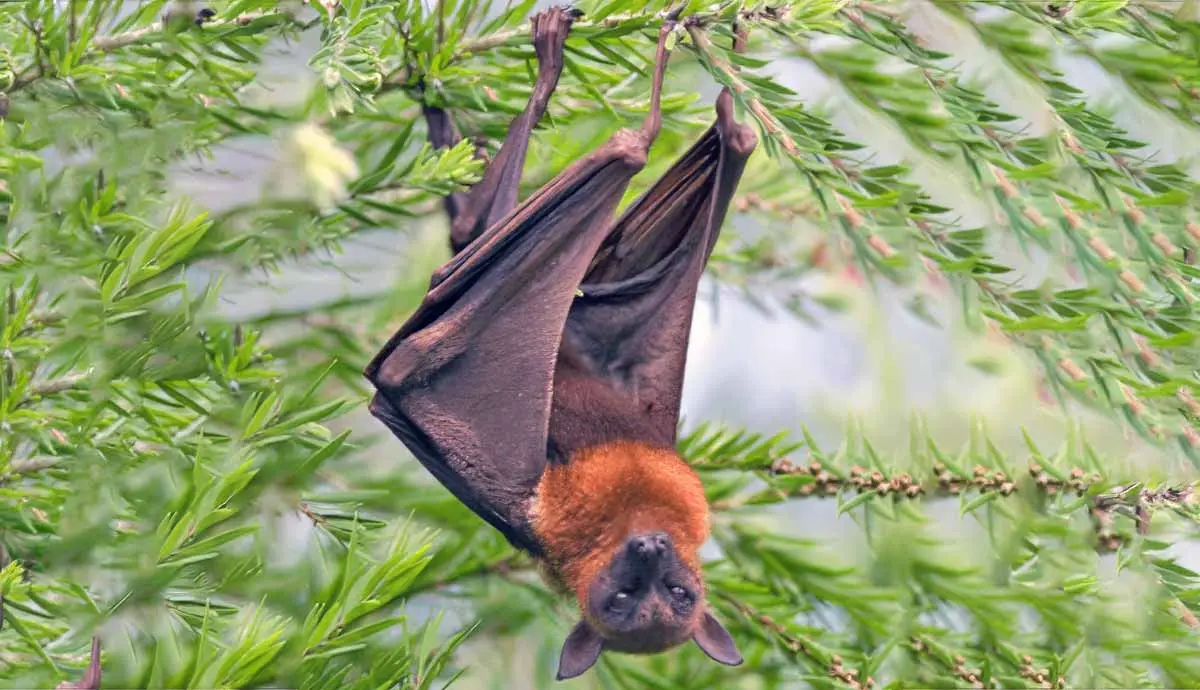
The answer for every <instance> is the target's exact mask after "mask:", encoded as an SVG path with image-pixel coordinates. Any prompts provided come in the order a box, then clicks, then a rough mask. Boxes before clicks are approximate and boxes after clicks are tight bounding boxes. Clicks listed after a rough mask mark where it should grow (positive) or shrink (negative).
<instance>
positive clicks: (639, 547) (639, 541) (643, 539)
mask: <svg viewBox="0 0 1200 690" xmlns="http://www.w3.org/2000/svg"><path fill="white" fill-rule="evenodd" d="M626 549H627V550H628V551H629V554H630V555H631V556H634V557H635V558H637V559H639V560H642V561H657V560H659V559H660V558H662V557H664V556H666V555H667V554H669V553H671V550H672V546H671V538H670V537H669V536H667V534H666V533H665V532H653V533H651V534H640V535H637V536H635V537H631V538H630V539H629V541H628V542H626Z"/></svg>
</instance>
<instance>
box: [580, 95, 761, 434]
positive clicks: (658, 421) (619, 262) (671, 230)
mask: <svg viewBox="0 0 1200 690" xmlns="http://www.w3.org/2000/svg"><path fill="white" fill-rule="evenodd" d="M716 111H717V121H716V123H714V124H713V126H712V127H711V128H709V130H708V131H707V132H705V134H704V135H703V136H702V137H701V138H700V140H699V141H697V142H696V143H695V144H694V145H693V146H692V147H691V149H689V150H688V151H687V153H685V154H684V155H683V156H682V157H681V158H680V159H679V160H678V161H677V162H676V163H675V164H674V165H673V166H672V167H671V168H670V169H669V170H668V171H667V172H666V174H664V175H663V177H662V178H661V179H660V180H659V181H658V182H656V183H655V185H654V186H653V187H652V188H651V189H650V190H649V191H648V192H646V194H644V195H643V196H642V197H640V198H639V199H638V200H637V201H636V202H634V204H632V205H631V206H630V207H629V209H628V210H627V211H626V212H625V213H624V214H623V215H622V216H621V217H620V218H619V219H618V220H617V222H616V225H615V226H614V228H613V231H612V233H611V234H610V235H609V237H608V238H607V240H606V241H605V243H604V244H603V246H602V247H601V249H600V251H598V252H597V254H596V256H595V257H594V259H593V261H592V263H591V265H590V266H589V269H588V272H587V275H586V277H585V279H584V283H583V285H581V288H580V289H581V290H582V292H583V296H582V297H578V298H576V300H575V302H574V303H573V304H572V306H571V311H570V315H569V317H568V320H567V325H566V332H565V335H564V338H565V343H566V347H569V348H571V350H572V354H573V355H574V356H575V358H576V359H577V360H582V361H583V362H584V364H585V366H586V367H587V368H588V369H589V370H590V371H591V372H592V373H594V374H596V375H598V376H600V377H602V378H604V379H606V380H607V381H608V382H609V383H610V384H612V385H613V386H614V387H616V388H617V389H618V390H621V391H624V392H625V393H627V394H630V395H632V396H633V398H634V399H635V401H636V403H637V406H638V409H639V411H640V412H641V413H642V414H643V415H646V416H648V417H649V419H650V422H651V427H652V431H651V432H650V434H651V437H650V438H647V439H645V440H647V441H649V442H652V443H660V444H669V445H673V444H674V442H675V437H676V431H677V425H678V421H679V405H680V397H681V393H682V390H683V372H684V364H685V361H686V358H687V346H688V338H689V334H690V330H691V322H692V311H693V308H694V305H695V301H696V292H697V288H698V285H699V281H700V277H701V274H702V273H703V271H704V266H705V264H706V263H707V262H708V258H709V256H710V255H711V253H712V250H713V247H714V245H715V244H716V241H717V237H718V235H719V233H720V230H721V225H722V223H723V222H724V220H725V215H726V212H727V210H728V208H729V203H730V200H731V199H732V197H733V194H734V191H735V190H736V188H737V185H738V182H739V180H740V179H741V176H742V171H743V170H744V169H745V165H746V161H747V160H748V159H749V157H750V155H751V153H753V151H754V148H755V146H756V145H757V141H758V140H757V137H756V135H755V133H754V130H753V129H752V128H750V127H748V126H745V125H742V124H739V123H738V122H737V121H736V120H735V118H734V114H733V99H732V97H731V96H730V95H729V93H727V92H725V93H722V94H721V96H720V97H719V98H718V100H717V105H716Z"/></svg>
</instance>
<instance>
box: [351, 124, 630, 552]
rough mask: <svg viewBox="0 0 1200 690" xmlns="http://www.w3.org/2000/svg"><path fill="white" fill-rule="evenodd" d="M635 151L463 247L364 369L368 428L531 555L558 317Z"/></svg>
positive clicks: (619, 151)
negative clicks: (531, 511)
mask: <svg viewBox="0 0 1200 690" xmlns="http://www.w3.org/2000/svg"><path fill="white" fill-rule="evenodd" d="M645 149H646V141H645V138H644V137H643V135H642V134H640V133H634V132H628V131H623V132H620V133H618V135H617V136H614V137H613V139H611V140H610V141H609V143H608V144H606V145H605V146H604V147H603V148H601V149H600V150H599V151H596V152H594V153H592V154H591V155H589V156H588V157H586V158H584V159H583V160H581V161H579V162H577V163H576V164H575V165H573V166H571V167H570V168H568V169H567V170H566V171H564V172H563V173H561V174H560V175H559V176H558V177H557V178H556V179H555V180H553V181H552V182H551V183H550V184H548V185H547V186H546V187H543V188H542V189H541V190H539V191H538V192H536V193H535V194H534V195H532V196H531V197H530V198H529V199H527V200H526V201H525V202H524V203H522V204H521V205H520V206H519V207H518V208H517V209H516V210H514V211H513V213H512V214H510V215H509V216H508V217H507V218H505V219H504V220H503V221H502V222H500V223H499V224H497V225H495V226H493V227H492V228H490V229H489V230H487V231H486V232H485V233H484V234H483V235H481V236H480V237H479V238H478V239H477V240H476V241H474V242H472V243H471V244H469V245H468V246H467V247H466V248H465V249H464V250H463V251H462V252H461V253H459V254H458V255H457V256H456V257H455V258H454V259H453V260H451V261H450V262H449V263H448V264H447V265H446V266H445V267H443V269H442V270H441V271H440V273H439V275H438V276H437V279H436V281H435V282H436V285H435V286H434V287H432V288H431V289H430V290H429V292H428V293H427V294H426V296H425V299H424V301H423V302H422V303H421V306H420V307H419V308H418V309H417V311H416V313H415V314H413V316H412V317H411V318H410V319H409V320H408V322H407V323H405V324H404V325H403V326H402V327H401V328H400V330H399V331H397V333H396V334H395V335H394V336H393V337H392V339H391V340H390V341H389V342H388V343H387V345H386V346H384V348H383V350H382V351H381V352H380V353H379V354H378V355H377V356H376V357H375V359H374V360H373V361H372V362H371V364H370V365H369V366H368V368H367V370H366V375H367V378H369V379H370V380H371V381H372V382H373V383H374V384H375V386H376V388H377V389H378V393H377V394H376V396H375V399H374V400H373V402H372V406H371V409H372V412H373V413H374V414H375V416H376V417H378V418H379V419H380V420H381V421H383V422H384V423H385V424H386V425H387V426H388V427H389V428H390V429H391V430H392V432H393V433H394V434H395V435H396V436H397V437H398V438H400V440H401V441H403V442H404V443H405V445H406V446H408V447H409V449H410V450H412V452H413V454H414V455H416V456H417V459H418V460H420V461H421V463H422V464H423V465H424V466H425V467H426V468H427V469H428V470H429V471H430V473H432V474H433V475H434V476H435V477H436V478H437V479H438V480H439V481H440V482H441V483H442V484H444V485H445V486H446V488H447V489H449V490H450V491H451V492H452V493H453V494H454V495H455V496H456V497H457V498H458V499H459V500H461V501H462V502H463V503H464V504H466V505H467V506H468V507H469V508H471V509H472V510H474V511H475V512H476V513H478V514H479V515H480V516H481V517H483V518H484V519H485V520H487V521H488V522H489V523H491V524H492V525H493V526H494V527H496V529H498V530H500V531H501V532H502V533H504V535H505V536H506V537H508V539H509V541H511V542H512V543H513V544H514V545H515V546H518V547H521V548H525V549H528V550H531V551H534V552H535V553H536V542H535V541H534V540H533V538H532V535H531V534H530V533H529V528H528V525H527V523H526V520H525V517H526V514H527V508H528V499H529V498H530V497H531V495H532V493H533V490H534V488H535V487H536V485H537V481H538V479H539V478H540V477H541V474H542V471H543V470H544V468H545V464H546V443H547V438H546V436H547V426H548V422H549V409H550V397H551V383H552V377H553V372H554V363H555V359H556V357H557V353H558V348H559V344H560V342H561V338H562V331H563V325H564V322H565V321H566V318H567V310H568V308H569V307H570V303H571V300H572V299H573V297H574V294H575V289H576V287H577V286H578V285H579V282H580V280H581V279H582V278H583V274H584V272H585V271H586V270H587V267H588V264H589V262H590V261H591V259H592V257H593V256H594V255H595V252H596V249H597V248H598V247H599V245H600V242H601V241H603V239H604V236H605V234H606V233H607V231H608V228H609V224H610V222H611V218H612V214H613V211H614V210H615V208H616V205H617V203H618V202H619V201H620V198H621V195H622V194H623V193H624V190H625V188H626V187H627V186H628V184H629V180H630V178H632V177H633V176H634V175H635V174H636V173H637V172H638V171H639V170H640V169H641V168H642V166H643V165H644V164H645Z"/></svg>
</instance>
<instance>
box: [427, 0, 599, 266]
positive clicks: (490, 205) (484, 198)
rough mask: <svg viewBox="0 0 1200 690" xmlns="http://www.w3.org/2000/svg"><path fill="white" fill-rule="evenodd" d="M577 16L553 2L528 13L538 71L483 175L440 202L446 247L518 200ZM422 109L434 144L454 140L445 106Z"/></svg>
mask: <svg viewBox="0 0 1200 690" xmlns="http://www.w3.org/2000/svg"><path fill="white" fill-rule="evenodd" d="M577 16H579V15H578V12H577V11H575V10H571V9H567V8H563V7H552V8H550V9H548V10H543V11H541V12H539V13H537V14H535V15H534V16H533V17H532V18H531V19H530V23H531V24H532V32H533V49H534V53H535V54H536V55H537V61H538V74H537V80H536V81H535V82H534V85H533V91H532V93H531V94H530V96H529V101H528V103H526V105H525V110H524V111H522V112H521V114H520V115H518V116H517V117H516V119H514V120H513V121H512V123H511V124H510V125H509V128H508V134H507V135H506V136H505V137H504V142H503V143H502V144H501V145H500V150H499V151H498V152H497V153H496V157H495V158H494V159H493V160H492V161H491V162H490V163H489V164H488V166H487V169H486V170H485V172H484V175H483V179H482V180H480V181H479V183H478V184H476V185H475V186H474V187H472V188H471V190H470V191H469V192H466V193H456V194H454V195H451V196H450V197H447V200H446V202H445V208H446V213H447V215H449V217H450V248H451V251H453V252H454V253H455V254H457V253H458V252H460V251H462V249H463V247H466V246H467V245H468V244H470V243H471V242H472V241H473V240H474V239H475V238H476V237H479V235H481V234H483V231H484V230H486V229H487V228H489V227H491V226H492V225H494V224H496V223H497V222H499V221H500V220H501V219H502V218H504V216H506V215H508V213H509V212H510V211H512V209H513V207H515V206H516V205H517V192H518V191H519V187H520V183H521V172H522V170H523V169H524V167H525V157H526V154H527V153H528V150H529V138H530V137H531V136H532V135H533V129H534V127H536V126H537V123H538V122H539V121H540V120H541V119H542V116H543V115H545V114H546V108H547V107H548V106H549V104H550V96H551V95H552V94H553V93H554V89H555V88H557V86H558V80H559V77H560V76H562V70H563V65H564V62H563V51H564V49H565V46H566V40H567V35H568V34H569V33H570V30H571V23H572V22H573V21H574V20H575V18H576V17H577ZM424 115H425V122H426V124H427V126H428V129H429V140H430V143H431V144H433V147H434V148H435V149H436V148H445V147H450V146H454V145H455V144H457V143H458V141H459V140H460V139H461V138H462V137H461V136H460V135H459V133H458V131H457V130H456V129H455V127H454V123H453V121H452V120H451V118H450V115H449V114H448V113H447V112H446V111H445V110H443V109H441V108H431V107H426V108H424Z"/></svg>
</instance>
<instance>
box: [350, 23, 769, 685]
mask: <svg viewBox="0 0 1200 690" xmlns="http://www.w3.org/2000/svg"><path fill="white" fill-rule="evenodd" d="M572 19H573V15H572V14H570V13H569V12H568V11H566V10H563V9H560V8H554V9H551V10H547V11H544V12H542V13H539V14H537V15H535V16H534V18H533V20H532V22H533V39H534V46H535V50H536V53H537V57H538V77H537V82H536V83H535V85H534V88H533V92H532V94H531V96H530V99H529V103H528V105H527V106H526V109H525V110H524V112H523V113H522V114H521V115H520V116H518V117H517V119H516V120H515V121H514V122H513V124H512V126H511V127H510V129H509V132H508V135H507V136H506V138H505V141H504V143H503V145H502V146H501V149H500V151H499V152H498V153H497V155H496V157H495V158H494V159H493V160H492V161H491V163H490V164H489V166H488V168H487V170H486V171H485V174H484V177H483V179H482V180H481V181H480V183H479V184H478V185H476V186H475V187H473V188H472V189H471V190H470V191H469V192H466V193H461V194H455V195H453V196H451V197H449V198H448V199H446V210H447V212H448V213H449V215H450V217H451V246H452V247H453V249H454V250H455V252H456V254H455V256H454V258H452V259H451V260H450V261H449V262H448V263H446V264H445V265H444V266H443V267H441V268H440V269H439V270H438V271H437V272H436V273H435V274H434V276H433V277H432V279H431V281H430V288H429V291H428V293H427V294H426V296H425V299H424V300H423V302H422V303H421V305H420V307H418V309H417V311H416V312H415V313H414V314H413V315H412V317H410V319H409V320H408V321H407V322H406V323H405V324H404V325H403V326H401V327H400V329H399V330H398V331H397V332H396V333H395V335H393V337H392V338H391V340H389V341H388V343H387V344H386V345H385V346H384V347H383V349H382V350H381V351H380V352H379V354H378V355H377V356H376V357H375V359H374V360H373V361H372V362H371V363H370V365H369V366H368V367H367V370H366V376H367V377H368V379H370V380H371V382H372V383H373V384H374V385H375V387H376V389H377V392H376V394H375V396H374V398H373V399H372V402H371V406H370V409H371V412H372V413H373V414H374V415H375V416H376V417H377V418H379V419H380V420H381V421H382V422H383V423H384V424H386V425H387V426H388V428H389V429H390V430H391V431H392V432H393V433H394V434H395V435H396V436H397V437H398V438H400V439H401V441H403V442H404V444H405V445H406V446H407V447H408V448H409V449H410V450H411V451H412V452H413V454H414V455H415V456H416V457H417V459H418V460H419V461H420V462H421V463H422V464H423V465H424V466H425V468H426V469H427V470H429V472H430V473H431V474H433V475H434V477H435V478H437V479H438V481H440V482H441V483H442V484H443V485H444V486H445V487H446V488H447V489H449V490H450V491H451V492H452V493H453V494H454V495H455V496H456V497H457V498H458V499H459V500H460V501H462V502H463V503H464V504H465V505H467V506H468V507H469V508H471V509H472V510H473V511H474V512H475V513H477V514H478V515H479V516H480V517H481V518H483V519H484V520H485V521H487V522H488V523H489V524H491V525H492V526H493V527H495V528H496V529H497V530H499V531H500V532H501V533H502V534H504V536H505V537H506V538H507V539H508V540H509V542H510V543H512V544H513V545H514V546H515V547H517V548H519V549H522V550H524V551H526V552H528V553H530V554H531V555H533V556H534V557H535V558H536V559H537V560H538V562H539V564H540V565H541V567H542V569H543V572H544V573H545V574H546V575H547V577H548V579H549V580H550V581H551V582H553V583H554V584H556V585H557V586H559V587H560V588H561V589H563V590H565V591H567V592H570V593H571V594H573V595H574V597H575V598H576V600H577V602H578V604H579V608H580V612H581V620H580V621H579V623H578V624H577V625H576V626H575V627H574V629H573V630H572V631H571V633H570V634H569V635H568V637H567V640H566V642H565V644H564V645H563V650H562V654H561V656H560V660H559V671H558V677H559V678H560V679H562V678H570V677H574V676H577V675H579V674H581V673H583V672H585V671H586V670H587V669H588V668H590V667H591V666H592V665H593V664H594V663H595V661H596V660H597V658H598V657H599V655H600V653H601V652H602V651H603V650H605V649H609V650H612V651H619V652H629V653H655V652H660V651H663V650H666V649H669V648H671V647H674V646H677V645H679V644H682V643H684V642H686V641H688V640H692V641H694V642H695V643H696V644H697V645H698V646H699V647H700V648H701V649H702V650H703V651H704V652H705V653H706V654H708V655H709V656H710V657H712V658H713V659H715V660H717V661H719V662H721V663H725V664H731V665H732V664H738V663H740V662H741V656H740V654H739V653H738V651H737V648H736V646H735V645H734V642H733V640H732V638H730V636H729V634H728V633H727V632H726V631H725V629H724V628H723V627H722V626H721V624H720V623H719V622H718V621H717V620H716V618H715V617H713V616H712V614H711V613H710V612H709V611H708V609H707V607H706V606H705V603H704V597H705V588H704V581H703V578H702V576H701V570H700V562H699V558H698V555H697V552H698V550H699V548H700V545H701V544H703V543H704V541H705V540H706V539H707V538H708V534H709V527H708V505H707V501H706V499H705V495H704V490H703V486H702V485H701V482H700V479H699V477H697V475H696V473H695V472H694V471H693V470H692V469H691V467H689V466H688V465H687V463H685V462H684V461H683V460H682V459H681V458H679V456H678V455H677V454H676V452H675V448H674V446H675V441H676V432H677V426H678V419H679V403H680V394H681V391H682V386H683V370H684V364H685V359H686V352H687V342H688V335H689V331H690V328H691V318H692V310H693V306H694V302H695V297H696V290H697V286H698V282H699V280H700V276H701V274H702V272H703V269H704V265H705V263H706V262H707V260H708V257H709V255H710V254H711V252H712V249H713V246H714V244H715V242H716V239H717V234H718V233H719V231H720V226H721V224H722V222H723V220H724V217H725V214H726V211H727V209H728V205H729V202H730V199H731V198H732V196H733V192H734V190H735V188H736V186H737V182H738V180H739V179H740V177H741V173H742V170H743V168H744V166H745V163H746V160H747V159H748V158H749V156H750V154H751V152H752V151H753V150H754V148H755V146H756V144H757V138H756V136H755V134H754V132H753V130H752V129H750V128H748V127H745V126H743V125H740V124H738V123H737V122H736V121H735V119H734V116H733V102H732V98H731V96H730V94H728V93H722V95H721V97H720V98H719V99H718V101H717V108H716V110H717V121H716V123H715V124H714V125H713V126H712V127H711V128H710V129H709V130H708V131H707V132H706V133H705V134H704V135H703V136H702V137H701V138H700V139H699V140H698V141H697V142H696V143H695V144H694V145H693V146H692V147H691V149H689V150H688V151H687V153H685V154H684V155H683V157H682V158H680V159H679V160H678V161H677V162H676V163H675V164H674V165H673V166H672V167H671V168H670V170H668V171H667V173H666V174H665V175H664V176H663V177H662V178H661V179H660V180H659V181H658V182H657V183H655V185H654V186H653V187H652V188H651V189H650V190H649V191H648V192H646V193H645V194H644V195H643V196H642V197H641V198H639V199H638V200H637V201H636V202H634V203H633V204H632V205H631V206H630V207H629V209H628V210H626V211H625V212H624V213H623V214H622V215H621V216H620V217H619V218H616V219H615V220H614V218H613V214H614V211H615V209H616V206H617V204H618V202H619V201H620V199H621V197H622V195H623V193H624V191H625V189H626V187H627V186H628V184H629V181H630V179H631V178H632V177H633V176H634V175H635V174H637V173H638V172H639V171H640V170H641V169H642V168H643V167H644V166H645V163H646V154H647V151H648V149H649V148H650V145H651V143H652V142H653V141H654V139H655V137H656V136H657V134H658V130H659V127H660V123H661V115H660V111H659V96H660V93H661V88H662V80H663V76H664V72H665V69H666V62H667V57H668V55H667V50H666V39H667V36H668V34H669V32H670V30H671V28H672V26H673V22H671V21H668V22H667V24H666V25H664V27H663V29H662V31H661V33H660V36H659V44H658V53H657V59H656V67H655V73H654V79H653V86H652V92H651V99H650V109H649V112H648V114H647V116H646V119H645V122H644V124H643V126H642V128H641V129H640V130H620V131H618V132H616V133H615V134H614V135H613V136H612V137H611V138H610V139H609V141H608V142H607V143H606V144H604V145H603V146H601V147H600V148H599V149H597V150H596V151H594V152H592V153H590V154H588V155H587V156H585V157H584V158H582V159H581V160H579V161H577V162H575V163H574V164H573V165H571V166H570V167H568V168H567V169H566V170H564V171H563V172H562V173H560V174H559V175H558V176H557V177H556V178H554V179H553V180H552V181H550V182H549V183H547V184H546V185H545V186H544V187H542V188H541V189H539V190H538V191H536V192H534V193H533V194H532V195H531V196H530V197H529V198H527V199H526V200H524V201H523V202H521V203H520V204H519V205H518V204H517V186H518V183H519V179H520V173H521V169H522V167H523V166H524V161H525V154H526V150H527V146H528V141H529V138H530V136H531V134H532V130H533V128H534V126H535V125H536V124H537V122H538V120H539V119H540V118H541V116H542V115H543V114H544V113H545V110H546V107H547V104H548V102H549V98H550V96H551V94H552V93H553V91H554V88H555V86H556V85H557V82H558V78H559V75H560V74H561V71H562V68H563V61H562V55H563V46H564V42H565V40H566V36H567V33H568V32H569V28H570V23H571V21H572ZM425 116H426V121H427V124H428V126H429V131H430V139H431V140H432V142H433V144H434V146H435V147H442V146H450V145H452V144H453V143H454V142H456V141H457V140H458V134H457V132H455V131H454V126H453V123H452V122H451V120H450V118H449V116H448V115H447V114H446V113H445V112H444V111H441V110H439V109H436V108H426V110H425ZM580 293H581V294H580Z"/></svg>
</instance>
